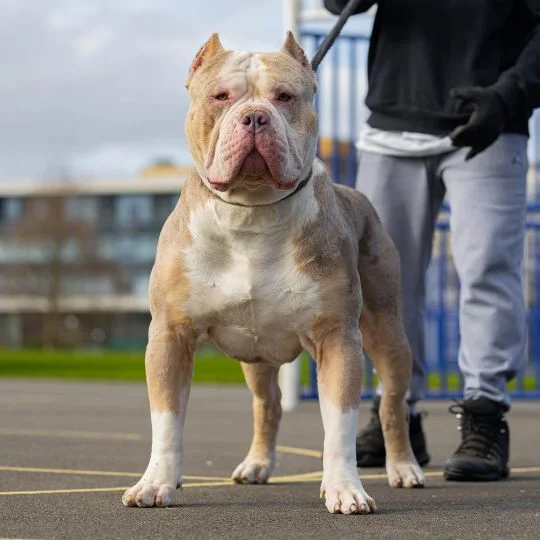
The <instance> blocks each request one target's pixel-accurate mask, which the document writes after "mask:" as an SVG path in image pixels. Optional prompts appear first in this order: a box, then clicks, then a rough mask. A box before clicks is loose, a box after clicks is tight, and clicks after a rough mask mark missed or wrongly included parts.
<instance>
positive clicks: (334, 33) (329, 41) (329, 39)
mask: <svg viewBox="0 0 540 540" xmlns="http://www.w3.org/2000/svg"><path fill="white" fill-rule="evenodd" d="M362 1H363V0H349V2H348V3H347V5H346V6H345V7H344V8H343V11H342V12H341V13H340V14H339V18H338V20H337V21H336V24H335V25H334V26H333V28H332V29H331V30H330V32H328V34H327V36H326V37H325V38H324V39H323V41H322V43H321V44H320V46H319V48H318V49H317V52H316V53H315V56H314V57H313V60H311V69H312V70H313V71H314V72H315V71H317V68H318V67H319V64H320V63H321V61H322V59H323V58H324V57H325V56H326V53H327V52H328V51H329V50H330V47H331V46H332V45H333V44H334V41H336V38H337V37H338V36H339V33H340V32H341V29H342V28H343V27H344V26H345V23H346V22H347V20H348V19H349V17H350V16H351V15H353V14H354V12H355V11H356V9H357V8H358V6H359V5H360V2H362Z"/></svg>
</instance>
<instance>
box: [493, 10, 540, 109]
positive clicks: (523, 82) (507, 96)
mask: <svg viewBox="0 0 540 540" xmlns="http://www.w3.org/2000/svg"><path fill="white" fill-rule="evenodd" d="M523 4H524V7H525V8H526V11H527V13H528V14H529V16H530V17H531V22H532V30H531V32H530V35H529V39H528V40H527V45H526V46H525V47H524V48H523V50H522V51H521V54H520V55H519V58H518V60H517V62H516V63H515V65H514V66H513V67H511V68H510V69H508V70H507V71H505V72H504V73H503V74H502V75H501V76H500V77H499V80H498V81H497V82H496V83H495V89H496V90H497V91H498V93H499V95H500V96H501V98H502V99H503V101H504V103H505V105H506V108H507V112H508V114H509V116H510V118H512V116H513V115H514V114H515V112H516V111H517V110H518V108H519V107H520V105H522V104H523V103H525V104H526V106H527V108H529V109H536V108H537V107H540V0H523Z"/></svg>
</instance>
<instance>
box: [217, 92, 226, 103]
mask: <svg viewBox="0 0 540 540" xmlns="http://www.w3.org/2000/svg"><path fill="white" fill-rule="evenodd" d="M214 99H217V101H227V100H228V99H229V93H228V92H220V93H219V94H216V95H215V96H214Z"/></svg>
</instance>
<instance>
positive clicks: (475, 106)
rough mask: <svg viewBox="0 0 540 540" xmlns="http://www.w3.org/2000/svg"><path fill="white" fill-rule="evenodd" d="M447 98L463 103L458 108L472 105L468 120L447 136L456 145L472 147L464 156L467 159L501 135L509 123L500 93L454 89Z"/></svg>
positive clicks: (484, 89) (492, 90)
mask: <svg viewBox="0 0 540 540" xmlns="http://www.w3.org/2000/svg"><path fill="white" fill-rule="evenodd" d="M450 96H451V97H452V98H454V99H457V100H459V101H461V102H462V107H461V108H463V107H466V108H470V107H471V106H472V110H473V112H472V114H471V116H470V118H469V121H468V122H467V123H466V124H464V125H462V126H458V127H457V128H456V129H454V131H452V133H450V139H451V140H452V143H453V144H454V145H455V146H470V147H471V149H470V150H469V152H468V154H467V156H466V157H465V159H466V160H468V159H471V158H473V157H474V156H476V155H477V154H479V153H480V152H483V151H484V150H485V149H486V148H487V147H488V146H490V145H491V144H492V143H493V142H495V140H496V139H497V137H498V136H499V135H500V134H501V132H502V130H503V129H504V126H505V124H506V122H507V120H508V115H507V112H506V107H505V104H504V101H503V100H502V98H501V97H500V96H499V93H498V92H497V91H496V90H495V89H493V88H490V87H486V88H480V87H471V88H455V89H453V90H451V91H450Z"/></svg>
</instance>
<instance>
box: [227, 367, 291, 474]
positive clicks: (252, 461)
mask: <svg viewBox="0 0 540 540" xmlns="http://www.w3.org/2000/svg"><path fill="white" fill-rule="evenodd" d="M242 370H243V371H244V377H245V379H246V383H247V385H248V387H249V389H250V390H251V393H252V395H253V439H252V441H251V446H250V448H249V452H248V453H247V456H246V458H245V459H244V461H242V463H240V465H238V467H236V469H235V470H234V472H233V473H232V479H233V480H234V481H235V482H237V483H238V484H265V483H266V482H267V481H268V478H269V477H270V475H271V474H272V471H273V469H274V465H275V453H276V438H277V432H278V428H279V421H280V420H281V392H280V390H279V386H278V369H277V368H275V367H273V366H270V365H268V364H264V363H257V364H247V363H244V362H242Z"/></svg>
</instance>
